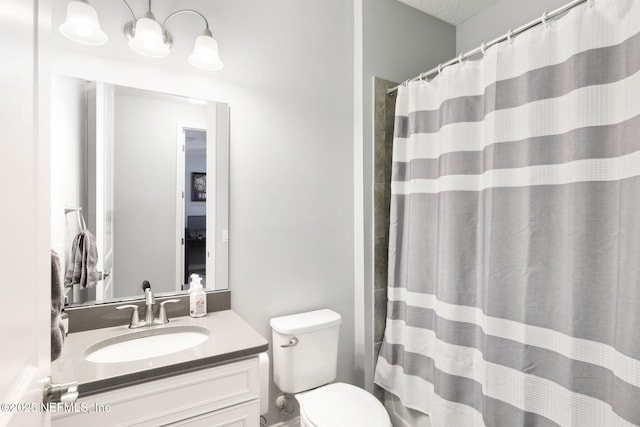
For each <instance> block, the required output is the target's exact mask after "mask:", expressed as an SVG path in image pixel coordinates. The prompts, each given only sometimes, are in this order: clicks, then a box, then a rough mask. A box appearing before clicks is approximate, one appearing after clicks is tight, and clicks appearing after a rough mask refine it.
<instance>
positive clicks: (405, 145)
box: [393, 71, 640, 162]
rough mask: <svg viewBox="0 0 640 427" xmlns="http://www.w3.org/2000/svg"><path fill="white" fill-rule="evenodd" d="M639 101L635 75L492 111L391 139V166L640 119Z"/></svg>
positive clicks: (400, 100) (639, 87) (639, 81)
mask: <svg viewBox="0 0 640 427" xmlns="http://www.w3.org/2000/svg"><path fill="white" fill-rule="evenodd" d="M404 92H405V90H403V91H402V93H399V94H398V97H399V98H398V103H399V104H401V105H408V102H406V101H407V100H406V99H405V98H406V97H407V96H408V95H407V94H406V93H404ZM401 97H403V98H401ZM419 98H422V96H420V97H419ZM638 99H640V71H639V72H636V73H635V74H633V75H632V76H629V77H627V78H625V79H623V80H619V81H617V82H614V83H609V84H602V85H596V86H587V87H583V88H580V89H576V90H574V91H573V92H570V93H568V94H567V95H564V96H561V97H558V98H551V99H543V100H540V101H535V102H529V103H527V104H524V105H521V106H519V107H514V108H508V109H504V110H498V111H492V112H490V113H488V114H487V115H486V116H485V118H484V120H483V121H479V122H458V123H451V124H448V125H445V126H443V127H442V128H441V129H440V130H439V131H437V132H433V133H419V134H414V135H411V136H409V137H408V138H398V137H396V138H395V139H394V141H393V161H394V162H407V161H410V160H413V159H437V158H438V157H440V156H441V155H443V154H446V153H451V152H457V151H482V150H484V149H485V148H486V147H487V146H489V145H492V144H499V143H508V142H510V141H519V140H523V139H526V138H533V137H539V136H546V135H560V134H564V133H566V132H569V131H572V130H575V129H580V128H585V127H589V126H603V125H611V124H616V123H620V122H623V121H625V120H628V119H631V118H633V117H635V116H637V115H639V114H640V103H638V102H637V100H638ZM411 102H419V99H418V100H413V99H412V100H411ZM416 110H417V107H413V106H412V107H411V111H412V112H413V111H416ZM442 141H446V144H443V142H442Z"/></svg>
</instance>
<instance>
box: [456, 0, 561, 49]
mask: <svg viewBox="0 0 640 427" xmlns="http://www.w3.org/2000/svg"><path fill="white" fill-rule="evenodd" d="M568 2H569V1H568V0H536V1H531V0H498V1H497V2H495V3H494V4H492V5H491V6H489V7H487V8H486V9H484V10H483V11H482V12H480V13H478V14H477V15H475V16H472V17H471V18H469V19H467V20H466V21H464V22H463V23H461V24H460V25H458V26H457V27H456V52H467V51H469V50H471V49H475V48H476V47H478V46H480V44H481V43H482V42H483V41H485V42H486V41H490V40H493V39H495V38H496V37H499V36H501V35H502V34H505V33H506V32H507V31H509V28H512V29H514V28H517V27H520V26H522V25H524V24H526V23H528V22H530V21H532V20H534V19H536V18H539V17H541V16H542V14H543V13H544V12H545V11H551V10H554V9H557V8H559V7H560V6H563V5H564V4H566V3H568Z"/></svg>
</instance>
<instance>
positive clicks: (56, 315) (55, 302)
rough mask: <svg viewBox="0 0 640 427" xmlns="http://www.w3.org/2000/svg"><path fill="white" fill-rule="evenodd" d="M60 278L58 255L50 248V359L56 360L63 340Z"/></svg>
mask: <svg viewBox="0 0 640 427" xmlns="http://www.w3.org/2000/svg"><path fill="white" fill-rule="evenodd" d="M62 294H63V293H62V282H61V280H60V257H58V254H57V253H56V252H55V251H54V250H51V361H54V360H56V359H57V358H58V357H60V353H62V343H63V342H64V334H65V330H64V325H63V324H62V319H61V318H60V313H61V312H62V305H63V302H62V301H63V296H62Z"/></svg>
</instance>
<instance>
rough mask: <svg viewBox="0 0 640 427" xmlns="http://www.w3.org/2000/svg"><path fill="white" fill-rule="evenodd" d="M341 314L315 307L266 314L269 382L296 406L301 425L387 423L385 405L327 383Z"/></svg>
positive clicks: (387, 426) (381, 426) (386, 426)
mask: <svg viewBox="0 0 640 427" xmlns="http://www.w3.org/2000/svg"><path fill="white" fill-rule="evenodd" d="M341 322H342V317H341V316H340V315H339V314H338V313H336V312H334V311H331V310H327V309H324V310H316V311H310V312H306V313H299V314H294V315H289V316H282V317H276V318H274V319H271V322H270V325H271V329H272V332H273V333H272V338H273V381H274V382H275V384H276V385H277V386H278V388H280V390H282V391H283V392H285V393H289V394H292V395H294V396H295V398H296V400H297V401H298V403H299V405H300V424H301V425H302V427H391V420H390V419H389V415H388V414H387V412H386V410H385V408H384V406H383V405H382V404H381V403H380V402H379V401H378V400H377V399H376V398H375V397H374V396H373V395H371V394H370V393H368V392H367V391H365V390H363V389H361V388H358V387H355V386H353V385H350V384H345V383H332V382H333V381H334V380H335V378H336V372H337V366H338V338H339V330H340V323H341Z"/></svg>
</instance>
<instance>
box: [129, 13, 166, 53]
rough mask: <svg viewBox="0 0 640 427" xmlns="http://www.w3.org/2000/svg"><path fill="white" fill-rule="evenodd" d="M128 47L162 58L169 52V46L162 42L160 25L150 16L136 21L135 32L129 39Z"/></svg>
mask: <svg viewBox="0 0 640 427" xmlns="http://www.w3.org/2000/svg"><path fill="white" fill-rule="evenodd" d="M129 47H130V48H131V50H133V51H134V52H135V53H139V54H140V55H144V56H149V57H151V58H162V57H164V56H167V55H168V54H169V46H167V44H166V43H165V42H164V36H163V35H162V27H160V24H159V23H158V22H157V21H154V20H153V19H150V18H140V19H138V21H136V27H135V33H134V36H133V38H132V39H131V40H129Z"/></svg>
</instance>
